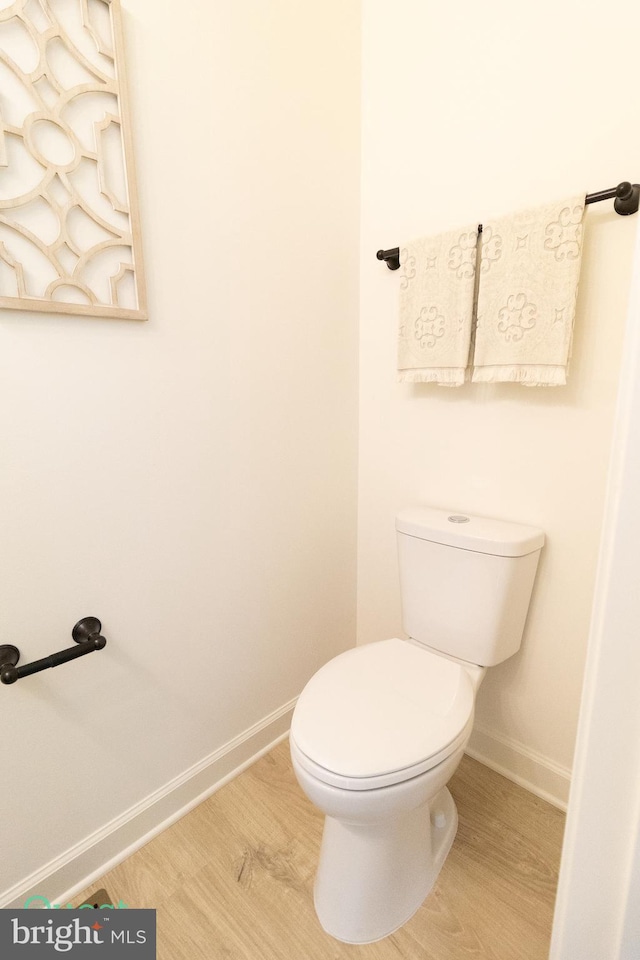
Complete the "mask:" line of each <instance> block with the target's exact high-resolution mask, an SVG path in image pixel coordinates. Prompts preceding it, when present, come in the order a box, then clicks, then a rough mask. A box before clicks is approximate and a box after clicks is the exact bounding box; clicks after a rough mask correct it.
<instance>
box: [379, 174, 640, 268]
mask: <svg viewBox="0 0 640 960" xmlns="http://www.w3.org/2000/svg"><path fill="white" fill-rule="evenodd" d="M601 200H613V201H614V203H613V209H614V210H615V212H616V213H619V214H620V216H621V217H628V216H629V215H630V214H632V213H637V212H638V207H639V206H640V183H629V181H628V180H623V182H622V183H619V184H618V186H617V187H611V188H610V189H609V190H598V191H597V193H588V194H587V195H586V197H585V198H584V202H585V203H599V202H600V201H601ZM478 233H482V224H481V223H479V224H478ZM376 257H377V258H378V260H384V261H385V262H386V264H387V266H388V267H389V270H399V269H400V247H391V248H390V249H389V250H378V252H377V253H376Z"/></svg>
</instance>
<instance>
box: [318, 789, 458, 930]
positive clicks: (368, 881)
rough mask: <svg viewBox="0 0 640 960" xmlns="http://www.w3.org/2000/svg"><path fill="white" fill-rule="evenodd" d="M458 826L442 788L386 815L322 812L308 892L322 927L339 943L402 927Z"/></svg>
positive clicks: (421, 897)
mask: <svg viewBox="0 0 640 960" xmlns="http://www.w3.org/2000/svg"><path fill="white" fill-rule="evenodd" d="M457 828H458V812H457V810H456V806H455V803H454V802H453V797H452V796H451V794H450V793H449V791H448V790H447V788H446V787H443V788H442V789H441V790H440V791H439V793H437V794H436V796H435V797H433V799H432V800H430V801H429V802H428V803H425V804H422V805H421V806H419V807H417V808H416V809H414V810H410V811H409V812H408V813H405V814H403V815H401V816H399V817H397V818H396V819H393V820H385V821H383V822H381V823H366V824H356V823H347V822H345V821H343V820H336V819H334V818H333V817H326V819H325V825H324V833H323V836H322V847H321V849H320V862H319V865H318V873H317V875H316V883H315V890H314V901H315V907H316V913H317V915H318V919H319V921H320V923H321V925H322V927H323V929H324V930H325V931H326V932H327V933H328V934H330V935H331V936H332V937H335V938H336V940H342V941H343V942H344V943H373V942H374V941H376V940H382V939H383V937H387V936H389V934H391V933H393V932H394V930H397V929H398V928H399V927H401V926H402V925H403V924H404V923H406V922H407V920H408V919H409V918H410V917H411V916H413V914H414V913H415V912H416V910H417V909H418V908H419V907H420V906H421V904H422V902H423V901H424V899H425V897H426V896H427V894H428V893H429V891H430V890H431V888H432V887H433V884H434V883H435V881H436V879H437V877H438V874H439V873H440V869H441V867H442V865H443V863H444V861H445V859H446V857H447V854H448V853H449V850H450V849H451V844H452V843H453V840H454V837H455V835H456V830H457Z"/></svg>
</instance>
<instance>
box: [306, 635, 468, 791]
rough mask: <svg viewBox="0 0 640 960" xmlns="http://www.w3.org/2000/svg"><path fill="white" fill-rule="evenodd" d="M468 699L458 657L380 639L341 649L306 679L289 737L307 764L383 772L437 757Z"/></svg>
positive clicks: (352, 775) (352, 774)
mask: <svg viewBox="0 0 640 960" xmlns="http://www.w3.org/2000/svg"><path fill="white" fill-rule="evenodd" d="M473 706H474V690H473V684H472V682H471V678H470V677H469V675H468V673H467V672H466V671H465V669H464V667H462V666H461V665H460V664H458V663H454V662H453V661H452V660H447V659H446V658H444V657H440V656H438V655H437V654H435V653H430V652H429V651H428V650H425V649H424V648H421V647H417V646H416V645H415V644H412V643H408V642H407V641H405V640H398V639H393V640H383V641H380V642H379V643H371V644H366V645H365V646H362V647H356V648H355V649H353V650H348V651H347V652H346V653H343V654H340V656H338V657H335V658H334V659H333V660H330V661H329V663H327V664H326V665H325V666H324V667H322V668H321V669H320V670H319V671H318V673H316V675H315V676H314V677H312V678H311V680H310V681H309V683H308V684H307V685H306V687H305V688H304V690H303V691H302V693H301V695H300V698H299V700H298V703H297V705H296V708H295V710H294V714H293V719H292V722H291V738H292V740H293V741H294V743H295V745H296V746H297V748H298V749H299V750H300V751H302V753H303V754H304V755H305V756H306V757H308V758H309V759H310V760H311V761H312V762H313V764H314V766H319V767H320V768H324V770H326V771H330V772H331V773H333V774H335V775H337V776H338V777H340V778H347V779H349V780H353V779H356V781H357V778H371V777H382V776H384V775H385V774H391V773H394V772H396V771H400V770H403V769H406V768H408V767H415V766H417V765H422V766H423V769H424V768H425V765H424V761H426V760H428V759H429V758H431V757H437V760H438V762H440V760H441V759H444V758H445V757H446V756H447V755H448V753H447V747H449V746H451V748H452V749H455V748H456V747H457V745H458V742H459V740H460V735H461V734H462V733H463V732H464V731H465V728H467V726H468V725H469V723H470V721H471V719H472V717H473ZM427 768H428V765H427ZM411 775H412V774H411ZM323 779H325V778H324V777H323ZM394 779H395V778H394ZM356 785H357V783H356ZM354 786H355V785H354Z"/></svg>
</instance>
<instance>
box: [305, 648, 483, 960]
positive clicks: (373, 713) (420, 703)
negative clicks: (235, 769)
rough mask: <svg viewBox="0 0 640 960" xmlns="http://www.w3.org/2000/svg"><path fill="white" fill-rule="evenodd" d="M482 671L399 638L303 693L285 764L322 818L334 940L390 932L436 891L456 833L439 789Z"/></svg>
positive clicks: (457, 752) (327, 919)
mask: <svg viewBox="0 0 640 960" xmlns="http://www.w3.org/2000/svg"><path fill="white" fill-rule="evenodd" d="M483 672H484V671H481V670H478V669H477V668H476V670H475V671H473V668H472V670H467V669H465V667H464V666H463V665H461V664H458V663H455V662H453V661H452V660H450V659H448V658H445V657H442V656H439V655H438V654H436V653H434V652H431V651H428V650H426V649H421V648H419V647H418V646H417V645H414V644H412V643H410V642H409V641H404V640H400V639H396V638H394V639H391V640H385V641H382V642H379V643H373V644H368V645H366V646H363V647H358V648H356V649H354V650H349V651H347V652H346V653H344V654H342V655H341V656H339V657H336V658H335V659H334V660H332V661H330V662H329V663H328V664H327V665H326V666H325V667H324V668H323V669H322V670H320V671H319V672H318V673H317V674H316V675H315V677H314V678H313V680H312V681H311V682H310V683H309V684H308V686H307V687H306V689H305V691H304V692H303V694H302V695H301V697H300V699H299V701H298V704H297V706H296V710H295V714H294V720H293V722H292V728H291V736H290V746H291V758H292V763H293V768H294V771H295V774H296V777H297V779H298V782H299V783H300V786H301V787H302V789H303V790H304V792H305V793H306V795H307V796H308V797H309V799H310V800H311V801H312V802H313V803H314V804H315V805H316V806H317V807H318V808H319V809H320V810H321V811H322V812H323V813H324V814H325V817H326V820H325V825H324V832H323V838H322V846H321V852H320V861H319V867H318V872H317V875H316V883H315V890H314V900H315V908H316V913H317V915H318V919H319V920H320V923H321V925H322V927H323V928H324V929H325V930H326V931H327V932H328V933H330V934H331V935H332V936H334V937H336V939H339V940H342V941H345V942H347V943H369V942H372V941H374V940H379V939H381V938H383V937H385V936H387V935H388V934H390V933H392V932H393V931H394V930H396V929H397V928H398V927H400V926H402V924H404V923H405V922H406V921H407V920H408V919H409V917H410V916H412V914H413V913H415V911H416V910H417V909H418V907H419V906H420V904H421V903H422V901H423V900H424V898H425V897H426V895H427V894H428V892H429V890H430V889H431V887H432V886H433V884H434V882H435V880H436V877H437V876H438V873H439V871H440V868H441V866H442V864H443V863H444V860H445V858H446V855H447V853H448V852H449V849H450V847H451V844H452V842H453V838H454V836H455V833H456V828H457V813H456V808H455V805H454V803H453V800H452V798H451V795H450V794H449V791H448V790H447V789H446V784H447V783H448V781H449V779H450V778H451V776H452V775H453V773H454V772H455V769H456V767H457V766H458V764H459V762H460V760H461V758H462V755H463V753H464V748H465V746H466V744H467V741H468V739H469V736H470V735H471V729H472V726H473V707H474V698H475V690H476V689H477V686H478V685H479V681H480V679H481V677H482V675H483ZM328 702H330V703H331V709H330V710H329V711H327V703H328ZM363 878H366V880H365V882H364V883H363V882H362V881H363Z"/></svg>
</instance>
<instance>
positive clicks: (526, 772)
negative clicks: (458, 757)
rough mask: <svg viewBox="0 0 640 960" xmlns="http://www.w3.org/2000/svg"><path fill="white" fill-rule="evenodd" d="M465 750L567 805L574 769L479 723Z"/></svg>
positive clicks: (551, 800)
mask: <svg viewBox="0 0 640 960" xmlns="http://www.w3.org/2000/svg"><path fill="white" fill-rule="evenodd" d="M466 753H468V754H469V756H470V757H473V759H474V760H479V761H480V763H484V764H485V766H487V767H490V768H491V769H492V770H495V771H496V773H501V774H502V776H503V777H506V778H507V779H508V780H513V782H514V783H517V784H518V785H519V786H521V787H524V788H525V790H529V791H530V792H531V793H534V794H535V795H536V796H537V797H540V798H541V799H542V800H546V801H547V802H548V803H552V804H553V805H554V807H559V808H560V809H561V810H566V809H567V803H568V800H569V786H570V784H571V770H569V769H568V768H567V767H562V766H560V764H558V763H555V762H554V761H553V760H549V758H548V757H544V756H542V754H540V753H537V752H536V751H535V750H531V749H530V748H529V747H526V746H525V745H524V744H523V743H519V742H518V741H517V740H511V739H509V738H508V737H503V736H501V735H499V734H495V733H491V732H490V731H489V730H486V729H485V728H483V727H481V726H478V725H476V726H475V727H474V728H473V733H472V734H471V740H470V741H469V744H468V745H467V749H466Z"/></svg>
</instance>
